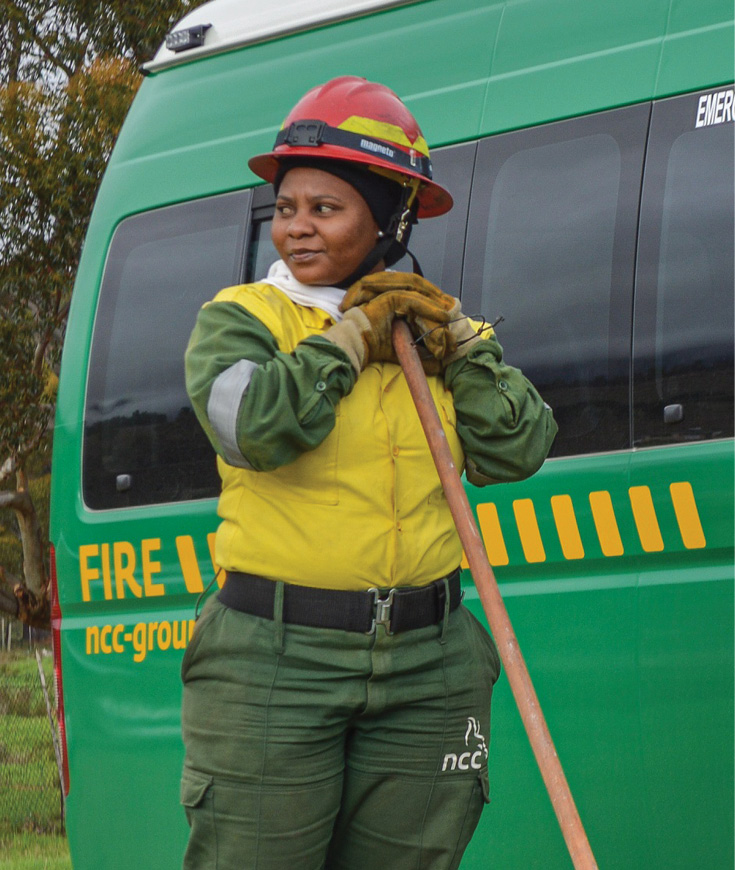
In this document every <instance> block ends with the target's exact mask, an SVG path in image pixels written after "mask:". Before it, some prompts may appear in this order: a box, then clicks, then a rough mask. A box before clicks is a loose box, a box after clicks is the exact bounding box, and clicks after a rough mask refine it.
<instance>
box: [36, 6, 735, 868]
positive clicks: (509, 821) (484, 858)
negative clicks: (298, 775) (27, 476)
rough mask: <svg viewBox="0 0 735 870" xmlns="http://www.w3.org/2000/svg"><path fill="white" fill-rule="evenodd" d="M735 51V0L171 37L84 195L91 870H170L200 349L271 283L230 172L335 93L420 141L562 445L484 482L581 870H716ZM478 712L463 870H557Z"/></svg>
mask: <svg viewBox="0 0 735 870" xmlns="http://www.w3.org/2000/svg"><path fill="white" fill-rule="evenodd" d="M733 44H734V43H733V7H732V3H731V2H730V0H596V2H587V0H553V2H552V0H496V2H495V0H413V2H411V0H404V2H395V0H393V2H386V0H361V2H358V0H354V2H350V0H341V2H335V0H311V2H310V3H308V4H307V3H304V2H298V0H281V2H279V3H277V4H275V3H274V4H267V3H263V2H259V3H255V2H252V0H213V2H209V3H206V4H205V5H204V6H202V7H200V8H199V9H196V10H195V11H193V12H191V13H190V14H189V15H187V17H186V18H184V20H182V21H181V22H180V23H179V24H178V25H177V26H176V27H175V28H174V30H173V32H172V33H171V34H170V35H169V37H167V39H166V44H165V45H164V46H162V47H161V49H160V50H159V52H158V53H157V54H156V56H155V57H154V58H153V59H152V60H151V61H150V63H148V64H147V65H146V67H145V69H144V72H145V74H146V77H145V80H144V81H143V84H142V86H141V88H140V91H139V93H138V96H137V97H136V99H135V102H134V104H133V106H132V108H131V110H130V114H129V116H128V118H127V120H126V122H125V125H124V127H123V130H122V132H121V134H120V137H119V140H118V143H117V146H116V148H115V151H114V153H113V155H112V159H111V161H110V164H109V167H108V170H107V173H106V175H105V178H104V180H103V183H102V185H101V188H100V191H99V197H98V200H97V203H96V206H95V209H94V213H93V216H92V220H91V223H90V227H89V232H88V236H87V240H86V243H85V246H84V252H83V255H82V258H81V262H80V265H79V272H78V277H77V282H76V287H75V291H74V298H73V303H72V311H71V314H70V318H69V326H68V332H67V337H66V345H65V350H64V358H63V365H62V372H61V383H60V390H59V400H58V412H57V418H56V428H55V438H54V458H53V469H54V475H53V491H52V531H51V538H52V543H53V548H54V552H55V572H54V573H55V578H54V605H53V629H54V631H53V634H54V646H55V664H56V673H57V681H58V689H59V695H60V702H61V708H62V727H63V736H64V747H65V748H64V759H65V778H66V782H65V788H66V791H67V826H68V835H69V842H70V847H71V854H72V859H73V865H74V868H75V870H141V868H156V870H175V868H178V867H180V866H181V859H182V855H183V850H184V847H185V842H186V836H187V827H186V821H185V817H184V813H183V811H182V810H181V808H180V806H179V795H178V791H179V777H180V770H181V763H182V757H183V747H182V743H181V738H180V733H179V727H180V715H179V706H180V698H181V689H180V682H179V666H180V661H181V657H182V653H183V650H184V648H185V646H186V644H187V642H188V640H189V637H190V636H191V630H192V627H193V625H194V620H195V615H196V611H197V607H198V605H199V603H200V601H201V599H202V597H203V596H204V595H206V594H211V593H212V591H216V589H217V583H216V580H215V577H216V565H214V564H213V558H212V539H213V535H214V532H215V529H216V528H217V516H216V498H217V494H218V489H219V481H218V477H217V473H216V468H215V463H214V455H213V453H212V450H211V448H210V447H209V445H208V442H207V441H206V439H205V437H204V435H203V433H202V432H201V430H200V428H199V426H198V424H197V422H196V420H195V418H194V415H193V412H192V410H191V408H190V405H189V403H188V400H187V396H186V392H185V389H184V375H183V353H184V348H185V346H186V342H187V339H188V336H189V333H190V331H191V329H192V326H193V323H194V318H195V316H196V313H197V311H198V309H199V307H200V306H201V305H202V304H203V302H205V301H206V300H208V299H210V298H211V297H213V296H214V294H215V293H216V292H217V291H218V290H220V289H221V288H222V287H225V286H228V285H231V284H238V283H242V282H243V281H248V280H251V279H254V278H257V277H260V276H262V275H263V274H264V273H265V270H266V269H267V267H268V265H269V264H270V262H271V261H272V260H273V259H275V257H274V250H273V248H272V245H271V242H270V233H269V222H270V219H271V215H272V209H273V197H272V191H271V190H270V188H267V187H265V186H262V185H258V184H257V181H258V179H256V178H255V177H254V176H253V175H252V174H250V173H249V171H248V169H247V159H248V157H250V156H252V155H254V154H256V153H260V152H264V151H266V150H268V149H269V148H270V146H271V144H272V142H273V140H274V138H275V134H276V131H277V130H278V128H279V126H280V123H281V121H282V115H283V114H284V113H285V111H286V110H287V109H288V107H290V106H291V105H293V103H294V102H295V101H296V99H297V98H298V97H299V96H300V95H301V94H302V93H304V92H305V91H306V90H307V89H308V88H309V87H311V86H313V85H316V84H319V83H321V82H324V81H326V80H328V79H330V78H332V77H334V76H337V75H342V74H355V75H361V76H365V77H366V78H368V79H370V80H373V81H379V82H381V83H383V84H386V85H388V86H389V87H391V88H392V89H393V90H394V91H396V92H397V93H398V94H399V96H401V98H402V99H404V100H405V102H406V103H407V105H408V107H409V108H410V109H411V111H412V112H413V113H414V114H415V116H416V117H417V119H418V120H419V123H420V124H421V127H422V129H423V131H424V134H425V136H426V138H427V141H428V143H429V145H430V146H431V148H432V154H433V157H434V168H435V178H436V180H437V181H439V182H440V183H441V184H442V185H444V186H446V187H447V188H448V189H449V190H450V191H451V192H452V194H453V197H454V201H455V207H454V209H453V210H452V211H451V212H450V213H449V214H448V215H446V216H443V217H441V218H437V219H435V220H432V221H430V222H429V223H428V224H427V225H426V226H425V227H424V226H422V225H419V227H418V228H417V229H416V231H415V232H414V236H413V242H414V244H413V247H414V248H415V253H416V255H417V256H418V258H419V260H420V261H421V263H422V265H423V267H424V271H425V272H426V274H427V277H429V278H430V279H431V280H432V281H434V282H435V283H437V284H438V285H439V286H440V287H442V288H443V289H444V290H446V291H447V292H450V293H452V294H454V295H460V296H461V298H462V303H463V309H464V310H465V311H466V312H467V313H471V314H476V315H482V316H484V317H486V318H487V319H488V320H489V321H494V320H496V319H497V318H498V317H500V316H502V317H503V322H502V323H501V324H500V325H499V327H498V335H499V338H500V341H501V343H502V344H503V346H504V348H505V351H506V355H507V358H508V360H509V361H510V362H511V363H512V364H513V365H517V366H520V367H521V368H522V369H523V370H524V372H525V373H526V374H527V375H528V376H529V377H530V378H531V380H532V381H533V382H534V383H535V384H536V385H537V386H538V388H539V390H540V392H541V393H542V395H543V396H544V398H545V399H546V401H547V402H548V403H549V404H551V406H552V407H553V408H554V411H555V415H556V418H557V421H558V423H559V427H560V432H559V436H558V438H557V440H556V442H555V445H554V448H553V451H552V455H551V457H550V459H549V460H548V461H547V462H546V464H545V465H544V467H543V468H542V470H541V471H540V472H539V473H538V474H537V475H535V476H534V477H533V478H531V479H530V480H528V481H525V482H523V483H518V484H507V485H498V486H494V487H490V488H488V489H483V490H478V489H474V488H472V487H468V489H469V496H470V501H471V503H472V505H473V507H474V509H475V510H476V513H477V518H478V522H479V526H480V529H481V532H482V535H483V539H484V541H485V544H486V548H487V552H488V555H489V558H490V561H491V563H492V564H493V565H494V566H495V569H496V573H497V576H498V580H499V582H500V586H501V591H502V593H503V595H504V598H505V600H506V603H507V607H508V610H509V613H510V616H511V619H512V621H513V624H514V627H515V630H516V633H517V635H518V637H519V641H520V644H521V647H522V649H523V651H524V654H525V657H526V660H527V662H528V665H529V669H530V671H531V674H532V677H533V680H534V683H535V686H536V690H537V692H538V695H539V698H540V701H541V704H542V707H543V709H544V712H545V715H546V718H547V720H548V724H549V728H550V731H551V733H552V735H553V737H554V741H555V744H556V748H557V750H558V752H559V755H560V758H561V761H562V764H563V765H564V769H565V772H566V774H567V778H568V780H569V783H570V786H571V789H572V792H573V793H574V796H575V800H576V802H577V805H578V808H579V811H580V814H581V817H582V819H583V822H584V824H585V827H586V830H587V833H588V835H589V839H590V842H591V844H592V847H593V850H594V852H595V854H596V857H597V860H598V862H599V865H600V867H604V868H606V870H700V868H706V870H725V868H732V866H733V860H734V856H733V525H734V521H733V440H732V439H733V186H734V185H733V163H734V159H733V134H734V130H735V124H734V122H733V111H734V106H733V93H734V91H733ZM284 546H287V542H284ZM464 583H465V586H466V601H467V602H468V603H469V606H470V607H471V608H472V609H473V610H474V612H475V613H476V614H477V615H481V609H480V607H479V601H478V598H477V594H476V592H475V591H474V587H473V585H472V581H471V577H470V576H469V571H465V572H464ZM495 697H496V700H495V703H494V710H495V713H494V721H493V738H492V743H491V747H490V771H491V793H492V803H491V805H490V806H489V807H488V808H487V810H486V812H485V814H484V816H483V820H482V821H481V824H480V827H479V828H478V831H477V834H476V835H475V838H474V840H473V842H472V844H471V846H470V849H469V850H468V852H467V854H466V856H465V859H464V861H463V863H462V868H463V870H480V868H486V867H497V868H502V870H531V868H539V870H557V868H559V870H561V868H567V867H569V866H570V861H569V857H568V855H567V853H566V849H565V846H564V842H563V839H562V836H561V833H560V831H559V829H558V826H557V824H556V821H555V818H554V814H553V811H552V809H551V806H550V803H549V800H548V797H547V795H546V793H545V790H544V788H543V784H542V781H541V778H540V774H539V772H538V770H537V767H536V764H535V761H534V759H533V755H532V753H531V749H530V747H529V744H528V741H527V739H526V737H525V734H524V731H523V728H522V725H521V721H520V717H519V715H518V712H517V710H516V708H515V706H514V702H513V700H512V697H511V695H510V691H509V688H508V684H507V680H504V679H501V681H500V683H499V684H498V688H497V689H496V696H495Z"/></svg>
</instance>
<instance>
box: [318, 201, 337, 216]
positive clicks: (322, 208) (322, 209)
mask: <svg viewBox="0 0 735 870" xmlns="http://www.w3.org/2000/svg"><path fill="white" fill-rule="evenodd" d="M316 211H317V213H318V214H327V213H328V212H330V211H334V206H333V205H329V203H326V202H320V203H319V205H318V206H317V207H316Z"/></svg>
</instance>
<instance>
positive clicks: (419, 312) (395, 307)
mask: <svg viewBox="0 0 735 870" xmlns="http://www.w3.org/2000/svg"><path fill="white" fill-rule="evenodd" d="M434 289H435V288H434ZM353 290H354V292H353ZM437 292H438V293H440V294H441V296H444V294H442V293H441V291H437ZM361 295H362V294H361V293H360V290H359V287H358V285H354V287H353V288H350V290H348V292H347V295H346V296H345V299H344V300H343V302H342V307H343V309H346V311H345V315H344V317H343V318H342V321H341V322H340V323H338V324H336V325H335V326H333V327H331V328H330V329H328V330H327V331H326V332H325V333H323V338H326V339H327V340H328V341H332V342H334V343H335V344H337V345H339V346H340V347H342V348H343V349H344V350H345V352H346V353H347V355H348V356H349V357H350V360H351V361H352V364H353V365H354V366H355V368H356V369H357V371H358V372H359V371H361V370H362V369H364V368H365V366H366V365H367V364H368V363H369V362H393V363H397V362H398V359H397V358H396V354H395V350H394V349H393V336H392V330H393V321H394V320H395V319H396V317H402V318H405V320H406V321H407V322H408V324H409V326H410V327H411V331H412V332H413V333H414V335H421V334H422V333H423V332H425V331H426V328H427V327H428V328H429V329H433V328H434V326H441V327H444V325H445V324H446V323H447V322H448V320H449V314H448V312H447V310H446V308H445V307H443V306H442V305H441V304H437V301H436V300H435V299H432V298H430V296H429V295H428V294H422V293H416V292H413V291H411V290H385V291H380V292H379V293H377V294H376V293H366V294H364V295H365V297H366V298H365V300H364V301H362V302H360V301H358V300H359V299H360V298H361ZM446 298H447V299H451V297H446ZM453 302H454V300H452V303H453ZM429 362H434V363H435V364H436V363H437V360H436V358H434V357H433V356H432V357H431V358H430V360H429ZM435 368H436V369H438V365H435Z"/></svg>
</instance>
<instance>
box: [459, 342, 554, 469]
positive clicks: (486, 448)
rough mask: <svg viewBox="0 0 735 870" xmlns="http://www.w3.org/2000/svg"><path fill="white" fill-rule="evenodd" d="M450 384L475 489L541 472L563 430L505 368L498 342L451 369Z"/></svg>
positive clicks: (476, 350) (521, 381)
mask: <svg viewBox="0 0 735 870" xmlns="http://www.w3.org/2000/svg"><path fill="white" fill-rule="evenodd" d="M444 381H445V384H446V386H447V387H448V388H449V389H450V390H451V391H452V395H453V398H454V407H455V410H456V412H457V433H458V434H459V437H460V440H461V442H462V446H463V448H464V451H465V470H466V473H467V479H468V480H469V481H470V483H474V484H475V485H476V486H485V485H487V484H489V483H504V482H508V481H513V480H523V479H524V478H526V477H530V476H531V475H532V474H534V473H535V472H536V471H538V469H539V468H540V467H541V465H542V464H543V461H544V459H545V458H546V455H547V454H548V452H549V449H550V447H551V443H552V441H553V440H554V436H555V435H556V432H557V425H556V422H555V420H554V417H553V414H552V412H551V409H550V408H549V406H548V405H546V404H545V402H544V401H543V399H542V398H541V396H539V394H538V392H537V391H536V389H535V388H534V386H533V384H531V383H530V381H528V380H527V379H526V378H525V377H524V376H523V374H522V373H521V372H520V371H519V370H518V369H515V368H513V367H512V366H509V365H506V364H505V363H504V362H503V349H502V348H501V346H500V344H499V343H498V341H497V339H496V338H494V337H491V338H486V339H483V340H482V341H479V342H477V343H476V344H475V345H474V346H473V347H472V348H471V350H470V351H469V352H468V353H467V355H466V356H463V357H461V358H460V359H458V360H456V361H455V362H453V363H451V365H449V366H448V367H447V369H446V371H445V373H444Z"/></svg>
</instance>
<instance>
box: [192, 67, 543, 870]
mask: <svg viewBox="0 0 735 870" xmlns="http://www.w3.org/2000/svg"><path fill="white" fill-rule="evenodd" d="M249 165H250V167H251V168H252V170H253V171H254V172H255V173H256V174H257V175H259V176H260V177H261V178H263V179H265V180H266V181H268V182H271V183H272V184H273V187H274V189H275V192H276V207H275V216H274V218H273V225H272V237H273V242H274V244H275V247H276V249H277V251H278V254H279V256H280V259H279V260H278V261H277V262H276V263H274V264H273V266H272V267H271V268H270V270H269V272H268V274H267V276H264V277H263V278H262V280H259V281H258V282H257V283H254V284H246V285H241V286H237V287H229V288H227V289H225V290H222V291H221V292H220V293H219V294H218V295H217V296H216V297H215V299H214V300H213V301H212V302H210V303H208V304H207V305H205V306H204V308H203V309H202V310H201V312H200V314H199V317H198V320H197V323H196V327H195V329H194V332H193V334H192V337H191V341H190V344H189V348H188V350H187V354H186V377H187V386H188V390H189V394H190V396H191V400H192V403H193V405H194V408H195V410H196V413H197V416H198V418H199V420H200V422H201V424H202V426H203V427H204V429H205V431H206V433H207V435H208V436H209V439H210V440H211V442H212V444H213V446H214V448H215V450H216V451H217V454H218V464H219V470H220V474H221V477H222V495H221V497H220V500H219V508H218V513H219V516H220V518H221V525H220V526H219V529H218V532H217V536H216V561H217V564H218V565H220V566H221V568H222V570H223V571H224V572H225V576H226V580H225V582H224V585H223V586H222V588H221V590H220V591H219V593H218V594H217V595H214V596H212V597H211V598H210V599H209V601H208V602H207V604H206V605H205V608H204V610H203V612H202V616H201V617H200V619H199V621H198V623H197V627H196V631H195V633H194V637H193V639H192V641H191V643H190V645H189V647H188V649H187V651H186V654H185V658H184V662H183V666H182V675H183V680H184V698H183V735H184V742H185V746H186V761H185V765H184V771H183V778H182V792H181V794H182V802H183V804H184V806H185V808H186V812H187V817H188V821H189V824H190V827H191V831H190V839H189V844H188V848H187V852H186V857H185V862H184V866H185V868H187V870H204V868H218V870H235V868H237V870H244V868H248V870H320V868H328V870H372V868H375V870H378V868H379V870H406V868H416V870H418V868H422V870H445V868H456V867H457V866H458V865H459V862H460V860H461V857H462V853H463V851H464V849H465V848H466V846H467V844H468V842H469V840H470V837H471V836H472V833H473V831H474V829H475V827H476V825H477V822H478V819H479V817H480V812H481V810H482V807H483V805H484V804H485V803H486V802H487V801H488V743H489V738H490V696H491V691H492V686H493V684H494V682H495V681H496V680H497V678H498V674H499V671H500V663H499V659H498V655H497V651H496V649H495V646H494V644H493V641H492V639H491V638H490V636H489V635H488V633H487V632H486V631H485V630H484V628H483V627H482V626H481V625H480V624H479V623H478V622H477V621H476V620H475V619H474V617H473V616H472V615H471V614H470V613H469V611H468V610H466V609H465V608H464V607H463V605H462V603H461V591H460V581H459V569H458V566H459V564H460V561H461V558H462V548H461V545H460V542H459V539H458V536H457V533H456V531H455V528H454V525H453V522H452V518H451V515H450V512H449V508H448V506H447V502H446V499H445V497H444V495H443V493H442V489H441V486H440V483H439V478H438V475H437V472H436V469H435V467H434V465H433V461H432V458H431V455H430V453H429V449H428V446H427V443H426V439H425V436H424V434H423V432H422V430H421V427H420V423H419V420H418V417H417V414H416V410H415V408H414V407H413V403H412V400H411V396H410V394H409V392H408V387H407V384H406V381H405V379H404V376H403V373H402V370H401V368H400V366H399V365H398V364H397V361H396V357H395V355H394V351H393V347H392V343H391V328H392V324H393V321H394V319H395V318H396V317H400V318H404V319H405V320H406V321H407V322H408V324H409V326H410V327H411V330H412V332H413V334H414V336H415V338H416V339H419V344H420V346H421V351H422V354H423V359H424V367H425V370H426V372H427V377H428V382H429V385H430V388H431V392H432V394H433V397H434V400H435V402H436V404H437V406H438V408H439V410H440V416H441V419H442V422H443V425H444V429H445V432H446V437H447V440H448V443H449V446H450V447H451V450H452V453H453V455H454V461H455V464H456V466H457V468H458V469H460V470H462V469H464V470H465V471H466V474H467V478H468V479H469V480H470V481H471V482H472V483H474V484H477V485H485V484H490V483H498V482H505V481H513V480H518V479H521V478H524V477H527V476H529V475H531V474H533V473H534V472H535V471H536V470H537V469H538V468H539V466H540V465H541V463H542V462H543V460H544V458H545V457H546V454H547V452H548V449H549V446H550V444H551V441H552V439H553V436H554V433H555V431H556V425H555V423H554V420H553V417H552V414H551V412H550V410H549V409H548V407H547V406H545V404H544V402H543V401H542V399H541V398H540V397H539V395H538V393H537V392H536V391H535V389H534V388H533V386H532V385H531V384H530V383H529V382H528V381H527V380H526V379H525V378H524V377H523V375H522V374H521V373H520V372H519V371H518V370H517V369H514V368H511V367H510V366H508V365H506V364H505V363H504V361H503V358H502V350H501V347H500V345H499V344H498V342H497V340H496V338H495V337H494V335H493V334H492V331H480V333H478V332H477V331H476V329H475V327H473V325H472V324H471V323H470V322H469V321H468V320H467V319H466V318H465V317H464V316H463V314H462V312H461V309H460V306H459V302H458V301H457V300H456V299H454V298H453V297H451V296H448V295H446V294H445V293H443V292H442V291H441V290H439V289H438V288H437V287H435V286H434V285H432V284H430V283H429V282H428V281H426V280H425V279H423V278H422V277H421V276H420V275H419V274H406V273H401V272H394V271H387V269H388V268H389V267H390V266H391V265H392V264H394V263H395V262H397V260H398V259H400V258H401V257H402V256H403V255H404V254H405V252H406V243H407V241H408V236H409V235H410V231H411V228H412V224H413V223H415V221H416V220H417V219H423V218H430V217H434V216H436V215H440V214H443V213H445V212H447V211H448V210H449V209H450V208H451V206H452V199H451V197H450V195H449V193H448V192H447V191H446V190H444V189H443V188H442V187H441V186H439V185H438V184H436V183H435V182H434V181H432V178H431V163H430V159H429V152H428V149H427V147H426V143H425V141H424V139H423V136H422V134H421V131H420V129H419V127H418V125H417V124H416V121H415V120H414V118H413V117H412V115H411V113H410V112H409V111H408V109H407V108H406V107H405V106H404V105H403V103H402V102H401V101H400V100H399V98H398V97H397V96H396V95H395V94H394V93H393V92H392V91H390V90H389V89H388V88H386V87H384V86H382V85H379V84H374V83H370V82H367V81H365V80H364V79H361V78H356V77H353V76H343V77H340V78H337V79H334V80H332V81H330V82H328V83H326V84H324V85H322V86H319V87H316V88H314V89H313V90H311V91H309V92H308V93H307V94H306V95H305V96H304V97H303V98H302V99H301V100H300V101H299V102H298V103H297V104H296V106H295V107H294V108H293V110H292V111H291V113H290V114H289V115H288V117H287V118H286V120H285V122H284V124H283V127H282V129H281V131H280V133H279V134H278V137H277V139H276V142H275V145H274V147H273V150H272V151H271V152H270V153H268V154H263V155H260V156H257V157H254V158H253V159H252V160H250V163H249Z"/></svg>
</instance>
